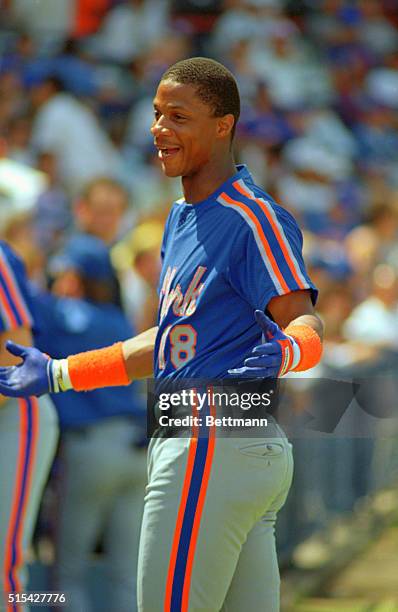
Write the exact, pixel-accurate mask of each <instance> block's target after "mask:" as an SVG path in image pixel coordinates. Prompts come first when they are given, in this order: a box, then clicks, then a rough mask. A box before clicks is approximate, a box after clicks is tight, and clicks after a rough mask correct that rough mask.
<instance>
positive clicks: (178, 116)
mask: <svg viewBox="0 0 398 612" xmlns="http://www.w3.org/2000/svg"><path fill="white" fill-rule="evenodd" d="M174 118H175V119H177V121H185V119H186V117H184V116H183V115H179V114H178V113H177V114H176V115H174Z"/></svg>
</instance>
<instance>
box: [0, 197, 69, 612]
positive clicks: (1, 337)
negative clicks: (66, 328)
mask: <svg viewBox="0 0 398 612" xmlns="http://www.w3.org/2000/svg"><path fill="white" fill-rule="evenodd" d="M2 206H5V207H7V206H8V204H7V203H3V204H2ZM2 212H4V211H2ZM0 229H1V228H0ZM33 306H34V305H33V304H32V301H31V299H30V296H29V291H28V286H27V279H26V274H25V270H24V266H23V264H22V262H21V260H20V259H19V258H18V257H17V255H16V254H15V253H14V252H13V251H12V250H11V249H10V247H9V246H8V245H7V244H6V243H5V242H3V241H1V240H0V364H1V365H2V366H4V365H12V364H13V363H18V361H19V360H18V359H16V358H15V357H13V356H12V355H10V353H8V352H7V351H6V348H5V343H6V341H7V340H13V341H15V342H23V343H28V344H29V343H31V342H32V335H31V334H32V328H33V327H34V326H36V317H35V312H34V307H33ZM57 438H58V422H57V415H56V412H55V408H54V406H53V404H52V402H51V401H50V399H49V398H48V397H42V398H40V399H39V400H38V399H37V398H35V397H26V398H24V399H20V400H15V399H9V398H6V397H4V396H1V395H0V449H1V452H0V491H1V501H0V564H1V581H0V610H7V611H9V612H13V611H16V610H20V609H22V608H21V607H20V606H19V605H18V604H17V603H15V597H14V598H12V596H10V593H11V594H12V593H15V592H20V591H26V589H27V587H28V580H27V579H28V576H27V568H26V556H27V553H28V550H29V548H30V546H31V543H32V536H33V531H34V527H35V523H36V517H37V513H38V510H39V505H40V500H41V495H42V492H43V488H44V485H45V483H46V480H47V476H48V473H49V470H50V467H51V463H52V460H53V457H54V452H55V447H56V443H57Z"/></svg>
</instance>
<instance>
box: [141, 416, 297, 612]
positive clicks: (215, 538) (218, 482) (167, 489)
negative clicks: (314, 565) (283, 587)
mask: <svg viewBox="0 0 398 612" xmlns="http://www.w3.org/2000/svg"><path fill="white" fill-rule="evenodd" d="M267 433H268V435H269V436H271V437H269V438H268V437H267V438H264V439H263V438H262V439H258V438H257V439H255V438H229V439H227V438H216V439H215V442H214V446H213V442H210V443H209V442H208V441H206V440H202V441H201V440H198V441H196V442H195V441H194V440H193V439H159V438H158V439H153V440H152V441H151V444H150V448H149V465H148V471H149V483H148V487H147V494H146V498H145V509H144V517H143V524H142V530H141V541H140V553H139V567H138V607H139V610H140V612H155V611H157V610H164V611H165V612H169V611H170V612H183V611H188V610H189V612H199V611H203V612H204V611H205V612H216V611H219V610H223V611H225V612H242V611H244V612H276V611H277V610H279V589H280V579H279V570H278V563H277V557H276V551H275V537H274V525H275V519H276V514H277V512H278V510H279V509H280V508H281V507H282V505H283V504H284V502H285V499H286V497H287V494H288V491H289V488H290V484H291V480H292V473H293V458H292V451H291V445H290V444H289V443H288V441H287V439H286V437H285V436H284V434H283V433H282V432H281V430H280V429H279V428H278V427H277V426H276V425H275V424H274V423H270V425H269V428H268V432H267Z"/></svg>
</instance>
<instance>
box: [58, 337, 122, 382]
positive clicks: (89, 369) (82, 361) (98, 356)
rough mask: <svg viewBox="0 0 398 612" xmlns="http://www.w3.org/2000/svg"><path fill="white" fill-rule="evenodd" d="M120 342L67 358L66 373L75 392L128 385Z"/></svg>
mask: <svg viewBox="0 0 398 612" xmlns="http://www.w3.org/2000/svg"><path fill="white" fill-rule="evenodd" d="M122 344H123V343H122V342H117V343H116V344H113V345H112V346H107V347H106V348H102V349H97V350H95V351H87V352H85V353H78V354H77V355H71V356H70V357H68V372H69V377H70V381H71V383H72V386H73V388H74V389H75V391H90V390H92V389H100V388H101V387H116V386H119V385H128V384H129V383H130V380H129V377H128V376H127V370H126V364H125V361H124V357H123V351H122Z"/></svg>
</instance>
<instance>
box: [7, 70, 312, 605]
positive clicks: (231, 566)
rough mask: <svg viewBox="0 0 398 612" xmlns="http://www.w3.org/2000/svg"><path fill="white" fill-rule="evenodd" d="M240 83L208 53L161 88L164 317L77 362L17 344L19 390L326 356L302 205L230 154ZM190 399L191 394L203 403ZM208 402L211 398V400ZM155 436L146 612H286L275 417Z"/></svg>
mask: <svg viewBox="0 0 398 612" xmlns="http://www.w3.org/2000/svg"><path fill="white" fill-rule="evenodd" d="M239 110H240V101H239V92H238V88H237V84H236V81H235V79H234V77H233V76H232V74H231V73H230V72H229V71H228V70H227V69H226V68H225V67H224V66H222V65H221V64H219V63H217V62H214V61H213V60H209V59H204V58H191V59H188V60H183V61H181V62H178V63H177V64H175V65H174V66H172V67H171V68H169V69H168V70H167V71H166V72H165V74H164V75H163V77H162V79H161V81H160V84H159V86H158V89H157V92H156V95H155V99H154V121H153V125H152V134H153V137H154V142H155V146H156V147H157V149H158V152H159V154H158V155H159V159H160V162H161V165H162V169H163V171H164V173H165V174H166V175H167V176H170V177H176V176H180V177H181V180H182V189H183V195H184V197H183V199H182V200H180V201H179V202H176V203H175V204H174V206H173V208H172V211H171V213H170V216H169V218H168V221H167V225H166V230H165V238H164V242H163V248H162V257H163V268H162V273H161V281H160V296H159V319H158V326H157V327H155V328H152V329H150V330H148V331H146V332H144V333H142V334H140V335H139V336H136V337H135V338H132V339H131V340H127V341H126V342H124V343H119V344H116V345H113V346H112V347H108V348H105V349H102V350H100V351H93V352H91V353H88V354H78V355H72V356H70V357H68V358H67V359H61V360H56V359H50V360H49V359H48V358H46V357H45V356H44V355H43V354H42V353H40V352H39V351H37V350H36V349H26V348H23V347H19V346H16V345H15V344H11V345H9V350H11V351H12V352H13V353H16V354H18V355H21V356H22V358H23V360H24V361H23V364H22V365H21V366H19V367H16V368H5V369H0V391H2V392H4V393H8V394H10V395H17V396H18V395H21V394H26V393H36V394H40V393H43V392H45V391H46V390H48V388H49V386H50V387H51V388H53V389H55V390H57V391H59V390H65V389H68V388H74V389H75V390H87V389H92V388H97V387H101V386H107V385H117V384H128V382H129V381H131V380H134V379H135V378H140V377H149V376H151V375H152V373H153V372H155V376H156V378H157V379H162V378H163V379H166V380H174V379H176V380H177V381H183V380H184V379H186V378H189V379H192V378H200V379H214V378H215V379H218V378H225V377H235V376H236V377H239V378H242V379H246V378H248V379H253V378H254V379H259V380H262V379H265V378H275V377H280V376H283V375H284V374H285V373H287V372H288V371H291V370H298V371H300V370H305V369H308V368H310V367H312V366H314V365H315V364H316V363H317V362H318V361H319V359H320V357H321V337H322V324H321V322H320V320H319V318H318V317H317V316H316V314H315V312H314V306H313V304H314V302H315V299H316V290H315V288H314V287H313V286H312V284H311V281H310V280H309V278H308V277H307V274H306V271H305V267H304V263H303V260H302V255H301V247H302V238H301V234H300V231H299V229H298V227H297V225H296V223H295V221H294V220H293V219H292V217H291V216H290V215H289V214H288V213H287V212H286V211H285V210H283V209H282V208H280V207H279V206H277V205H276V204H275V203H274V202H273V201H272V200H271V198H270V197H269V196H268V195H267V194H266V193H265V192H264V191H263V190H262V189H261V188H259V187H258V186H256V185H255V184H254V183H253V180H252V178H251V176H250V174H249V172H248V171H247V170H246V169H245V168H244V167H236V166H235V163H234V159H233V152H232V143H233V136H234V132H235V126H236V122H237V121H238V118H239ZM193 408H194V407H193ZM207 408H208V410H210V411H211V412H213V413H214V411H216V409H217V406H215V405H213V404H212V402H211V401H210V402H209V406H208V407H207ZM216 434H217V432H216V431H215V430H214V429H212V428H210V429H209V430H208V431H207V432H206V435H205V436H200V435H198V432H197V430H196V429H195V428H193V429H192V435H191V436H190V437H188V438H175V437H174V438H173V437H169V438H167V437H162V438H160V437H159V438H153V439H152V440H151V443H150V447H149V467H148V477H149V483H148V487H147V495H146V500H145V509H144V517H143V524H142V530H141V542H140V554H139V567H138V607H139V610H141V611H144V612H153V611H154V610H160V609H163V610H165V611H173V612H179V611H190V612H196V611H199V610H206V611H207V612H211V611H214V612H215V611H218V610H228V611H229V612H231V611H233V612H241V611H242V610H247V611H248V612H259V611H264V612H276V611H277V610H278V609H279V572H278V564H277V559H276V552H275V538H274V525H275V520H276V515H277V512H278V510H279V509H280V508H281V507H282V505H283V503H284V501H285V499H286V496H287V493H288V490H289V487H290V483H291V479H292V453H291V446H290V444H289V443H288V441H287V440H286V437H285V436H284V434H283V432H282V431H281V430H280V428H279V427H278V425H277V424H276V423H275V421H274V420H273V419H272V418H270V419H269V425H268V427H267V431H266V433H264V434H263V435H262V436H259V435H257V437H256V438H253V437H248V438H243V437H236V438H234V437H233V436H232V435H231V436H230V437H219V436H218V435H216Z"/></svg>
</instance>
